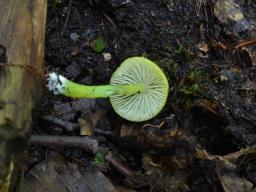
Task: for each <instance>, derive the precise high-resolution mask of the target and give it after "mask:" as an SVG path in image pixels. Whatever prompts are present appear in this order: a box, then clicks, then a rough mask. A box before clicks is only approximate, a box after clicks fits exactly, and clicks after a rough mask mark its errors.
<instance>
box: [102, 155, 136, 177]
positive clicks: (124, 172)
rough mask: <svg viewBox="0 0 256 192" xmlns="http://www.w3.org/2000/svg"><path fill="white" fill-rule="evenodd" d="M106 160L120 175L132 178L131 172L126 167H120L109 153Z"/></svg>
mask: <svg viewBox="0 0 256 192" xmlns="http://www.w3.org/2000/svg"><path fill="white" fill-rule="evenodd" d="M106 160H107V161H108V162H109V163H111V164H112V166H113V167H115V168H116V169H117V170H118V171H119V172H120V173H122V174H123V175H125V176H127V177H132V176H133V175H134V173H133V171H131V170H130V169H129V168H127V167H126V166H124V165H122V164H121V163H120V162H118V161H117V160H116V159H115V158H114V157H113V155H112V153H111V152H109V153H108V154H107V155H106Z"/></svg>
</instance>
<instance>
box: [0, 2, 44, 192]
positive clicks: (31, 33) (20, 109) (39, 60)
mask: <svg viewBox="0 0 256 192" xmlns="http://www.w3.org/2000/svg"><path fill="white" fill-rule="evenodd" d="M46 9H47V0H8V1H0V191H1V192H7V191H14V190H15V191H16V190H18V186H19V178H20V177H19V176H20V175H21V174H20V173H21V172H20V170H21V165H22V162H23V161H22V159H24V150H25V146H26V142H27V139H28V137H29V135H30V132H31V123H32V111H33V108H34V106H35V103H36V101H37V99H38V97H39V95H40V85H41V84H40V76H41V75H42V74H43V58H44V36H45V22H46Z"/></svg>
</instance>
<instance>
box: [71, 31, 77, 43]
mask: <svg viewBox="0 0 256 192" xmlns="http://www.w3.org/2000/svg"><path fill="white" fill-rule="evenodd" d="M70 39H72V40H73V41H77V40H78V39H79V35H78V34H77V33H76V32H74V33H71V34H70Z"/></svg>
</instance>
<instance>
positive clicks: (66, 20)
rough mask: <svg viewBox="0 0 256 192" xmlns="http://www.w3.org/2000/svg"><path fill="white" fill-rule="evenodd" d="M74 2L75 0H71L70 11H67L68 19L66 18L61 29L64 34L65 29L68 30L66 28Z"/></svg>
mask: <svg viewBox="0 0 256 192" xmlns="http://www.w3.org/2000/svg"><path fill="white" fill-rule="evenodd" d="M72 3H73V0H69V5H68V13H67V16H66V19H65V22H64V25H63V28H62V30H61V34H62V35H63V34H64V32H65V30H66V28H67V25H68V21H69V17H70V13H71V8H72Z"/></svg>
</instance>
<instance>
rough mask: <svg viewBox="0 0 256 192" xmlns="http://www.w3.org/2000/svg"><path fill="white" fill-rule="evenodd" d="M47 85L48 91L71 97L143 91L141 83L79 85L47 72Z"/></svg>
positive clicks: (103, 95)
mask: <svg viewBox="0 0 256 192" xmlns="http://www.w3.org/2000/svg"><path fill="white" fill-rule="evenodd" d="M47 86H48V88H49V90H50V91H53V92H54V94H63V95H65V96H68V97H73V98H106V97H109V96H111V95H113V94H118V95H125V96H129V95H133V94H135V93H138V92H143V91H145V86H144V85H143V84H133V85H98V86H87V85H81V84H78V83H74V82H72V81H70V80H68V79H66V78H65V77H63V76H62V75H58V74H56V73H50V74H49V77H48V85H47Z"/></svg>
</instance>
